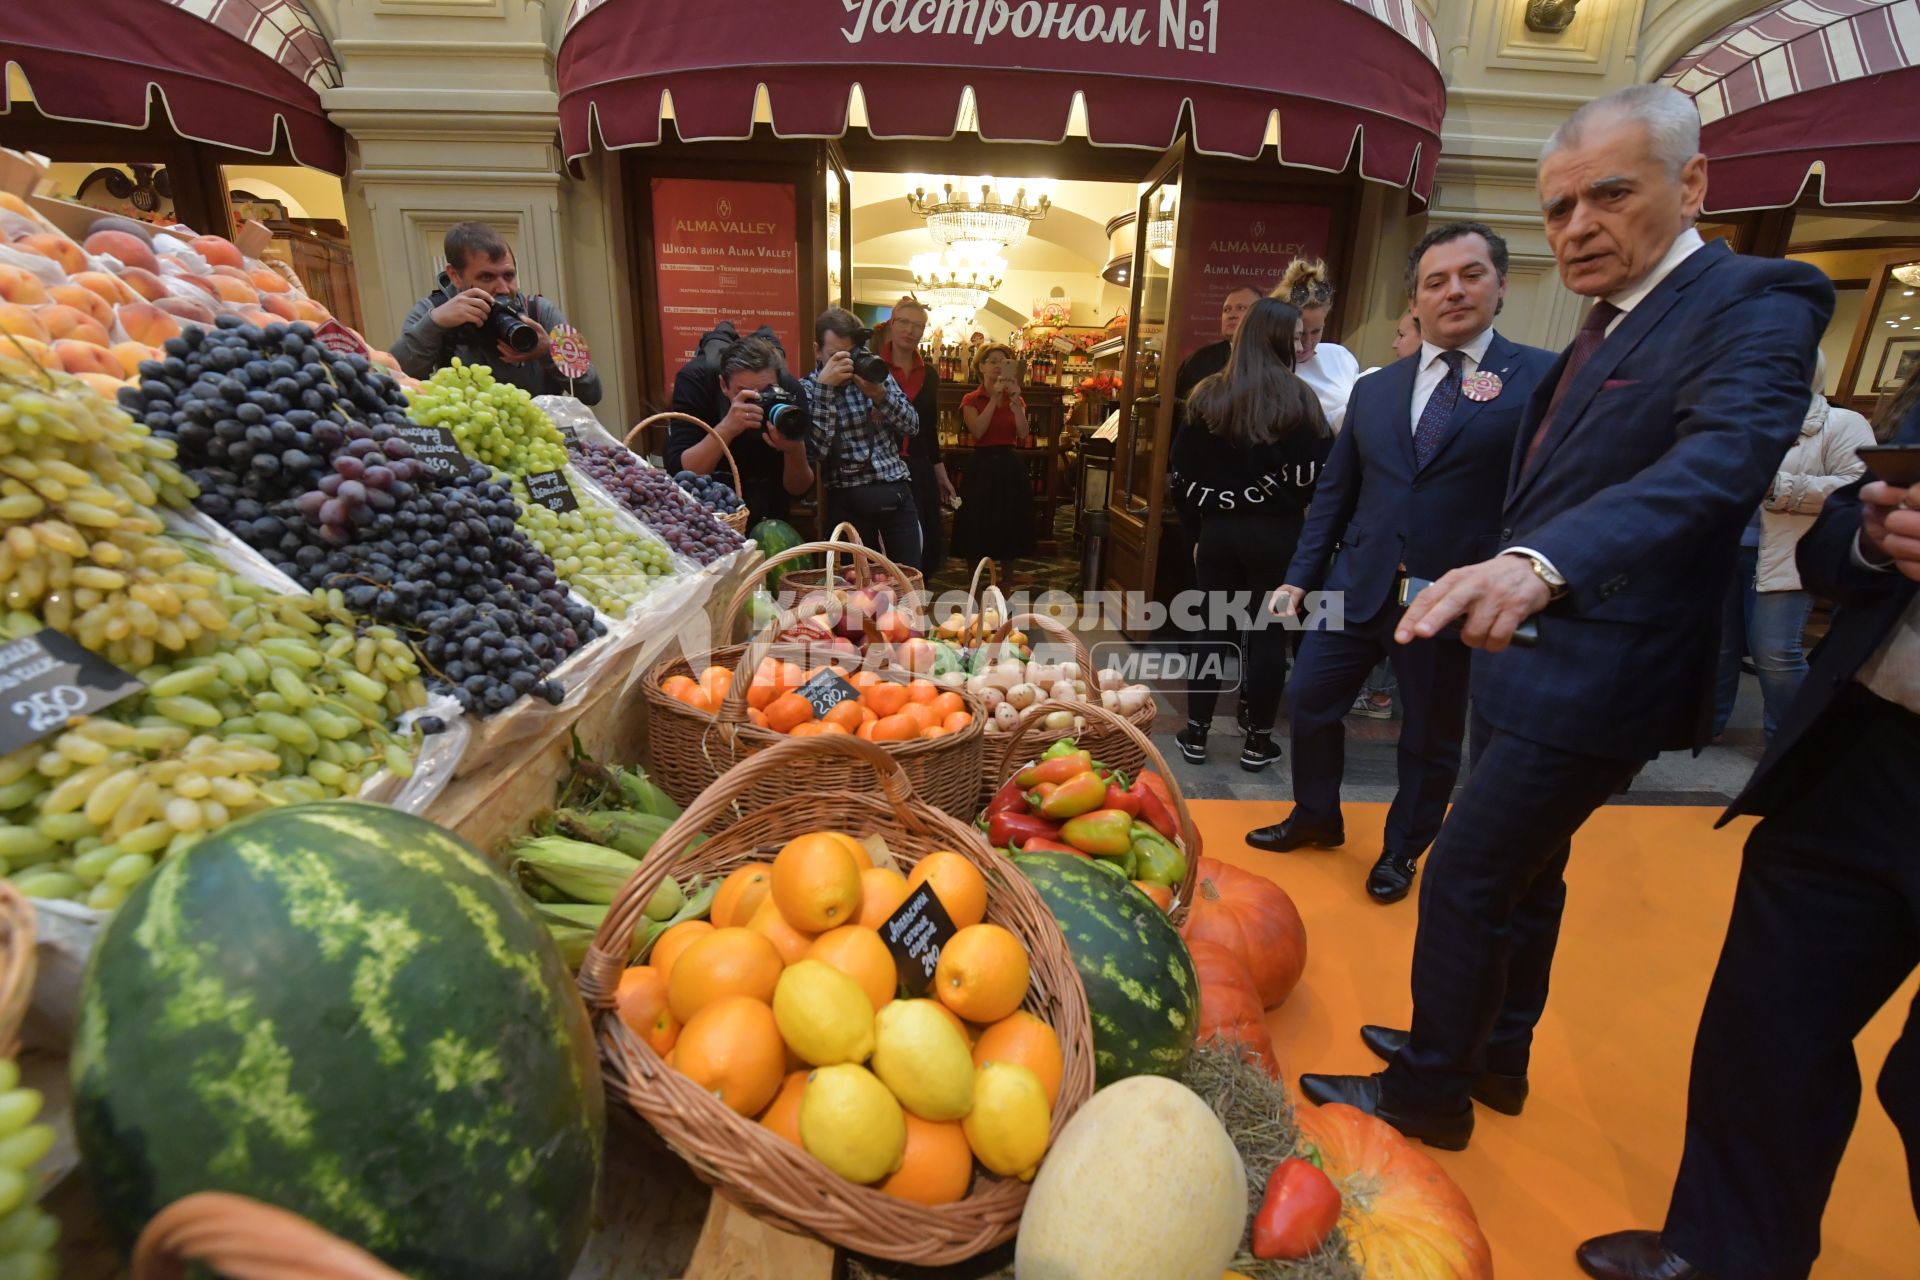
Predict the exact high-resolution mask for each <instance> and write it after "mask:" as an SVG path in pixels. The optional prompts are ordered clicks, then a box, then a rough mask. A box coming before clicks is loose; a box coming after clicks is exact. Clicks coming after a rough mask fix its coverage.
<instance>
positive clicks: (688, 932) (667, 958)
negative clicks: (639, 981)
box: [647, 920, 713, 981]
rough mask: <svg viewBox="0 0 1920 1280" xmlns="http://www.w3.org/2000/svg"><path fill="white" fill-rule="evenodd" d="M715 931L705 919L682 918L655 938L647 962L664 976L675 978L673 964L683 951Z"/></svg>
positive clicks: (669, 979) (669, 978)
mask: <svg viewBox="0 0 1920 1280" xmlns="http://www.w3.org/2000/svg"><path fill="white" fill-rule="evenodd" d="M712 932H713V926H712V925H710V924H708V923H707V922H706V921H705V920H682V921H681V922H680V923H679V924H677V925H675V926H673V928H671V929H669V930H667V931H666V932H665V933H663V934H661V935H660V936H659V937H658V938H656V939H654V943H653V950H652V951H651V952H650V953H648V957H647V963H648V964H650V965H652V966H653V967H654V968H656V969H658V970H659V971H660V976H661V977H662V978H665V979H667V980H668V981H671V980H672V979H673V966H674V964H675V963H676V962H677V961H678V960H679V959H680V956H681V953H683V952H684V951H686V949H687V948H688V947H690V946H692V945H693V944H694V943H696V942H698V941H699V940H700V939H701V938H704V937H706V936H707V935H708V934H710V933H712Z"/></svg>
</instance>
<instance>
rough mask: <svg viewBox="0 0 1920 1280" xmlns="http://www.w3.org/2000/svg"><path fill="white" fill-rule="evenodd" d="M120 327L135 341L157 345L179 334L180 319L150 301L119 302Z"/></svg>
mask: <svg viewBox="0 0 1920 1280" xmlns="http://www.w3.org/2000/svg"><path fill="white" fill-rule="evenodd" d="M119 315H120V327H121V328H122V329H125V330H126V331H127V336H128V337H129V338H132V339H133V340H134V341H135V342H145V343H148V344H150V345H152V346H156V347H157V346H159V345H160V344H161V343H163V342H165V341H166V340H167V339H168V338H177V337H179V336H180V321H179V320H178V319H177V318H176V317H174V316H171V315H169V314H167V313H166V312H165V311H162V310H161V309H160V308H159V307H156V306H154V305H153V303H151V302H123V303H121V304H120V312H119Z"/></svg>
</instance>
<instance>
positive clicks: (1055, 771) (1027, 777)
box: [1020, 751, 1093, 789]
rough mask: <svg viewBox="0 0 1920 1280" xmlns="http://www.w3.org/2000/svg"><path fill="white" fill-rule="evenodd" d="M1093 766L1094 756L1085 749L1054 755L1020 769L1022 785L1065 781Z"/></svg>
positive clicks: (1029, 785) (1033, 785) (1035, 785)
mask: <svg viewBox="0 0 1920 1280" xmlns="http://www.w3.org/2000/svg"><path fill="white" fill-rule="evenodd" d="M1091 768H1093V757H1092V756H1090V755H1088V754H1087V753H1086V752H1084V751H1069V752H1067V753H1066V754H1065V755H1061V756H1054V757H1053V758H1052V759H1051V760H1042V761H1041V762H1040V763H1038V764H1031V765H1028V766H1027V767H1026V768H1025V769H1022V770H1021V771H1020V785H1021V786H1023V787H1027V788H1029V789H1031V788H1033V787H1037V786H1039V785H1040V784H1041V783H1043V782H1065V781H1066V780H1067V779H1068V778H1072V777H1076V776H1078V775H1080V774H1083V773H1085V772H1087V770H1089V769H1091Z"/></svg>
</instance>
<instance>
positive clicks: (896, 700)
mask: <svg viewBox="0 0 1920 1280" xmlns="http://www.w3.org/2000/svg"><path fill="white" fill-rule="evenodd" d="M860 700H861V701H862V702H864V703H866V704H867V705H868V706H869V707H872V708H873V714H875V715H877V716H891V715H897V714H899V712H900V709H901V708H902V707H904V706H906V705H907V703H908V702H909V701H910V699H909V698H908V697H907V686H905V685H903V684H895V683H894V682H893V681H891V680H882V681H881V682H880V683H878V684H876V685H874V686H873V687H872V688H870V689H868V690H867V691H866V693H864V694H863V695H861V698H860Z"/></svg>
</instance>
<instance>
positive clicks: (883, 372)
mask: <svg viewBox="0 0 1920 1280" xmlns="http://www.w3.org/2000/svg"><path fill="white" fill-rule="evenodd" d="M853 371H854V373H855V374H856V375H857V376H859V377H862V378H865V379H866V380H867V381H868V382H885V381H886V380H887V374H888V372H889V370H888V368H887V362H886V361H885V360H882V359H881V358H880V357H879V356H877V355H875V354H873V352H871V351H855V352H853Z"/></svg>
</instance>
